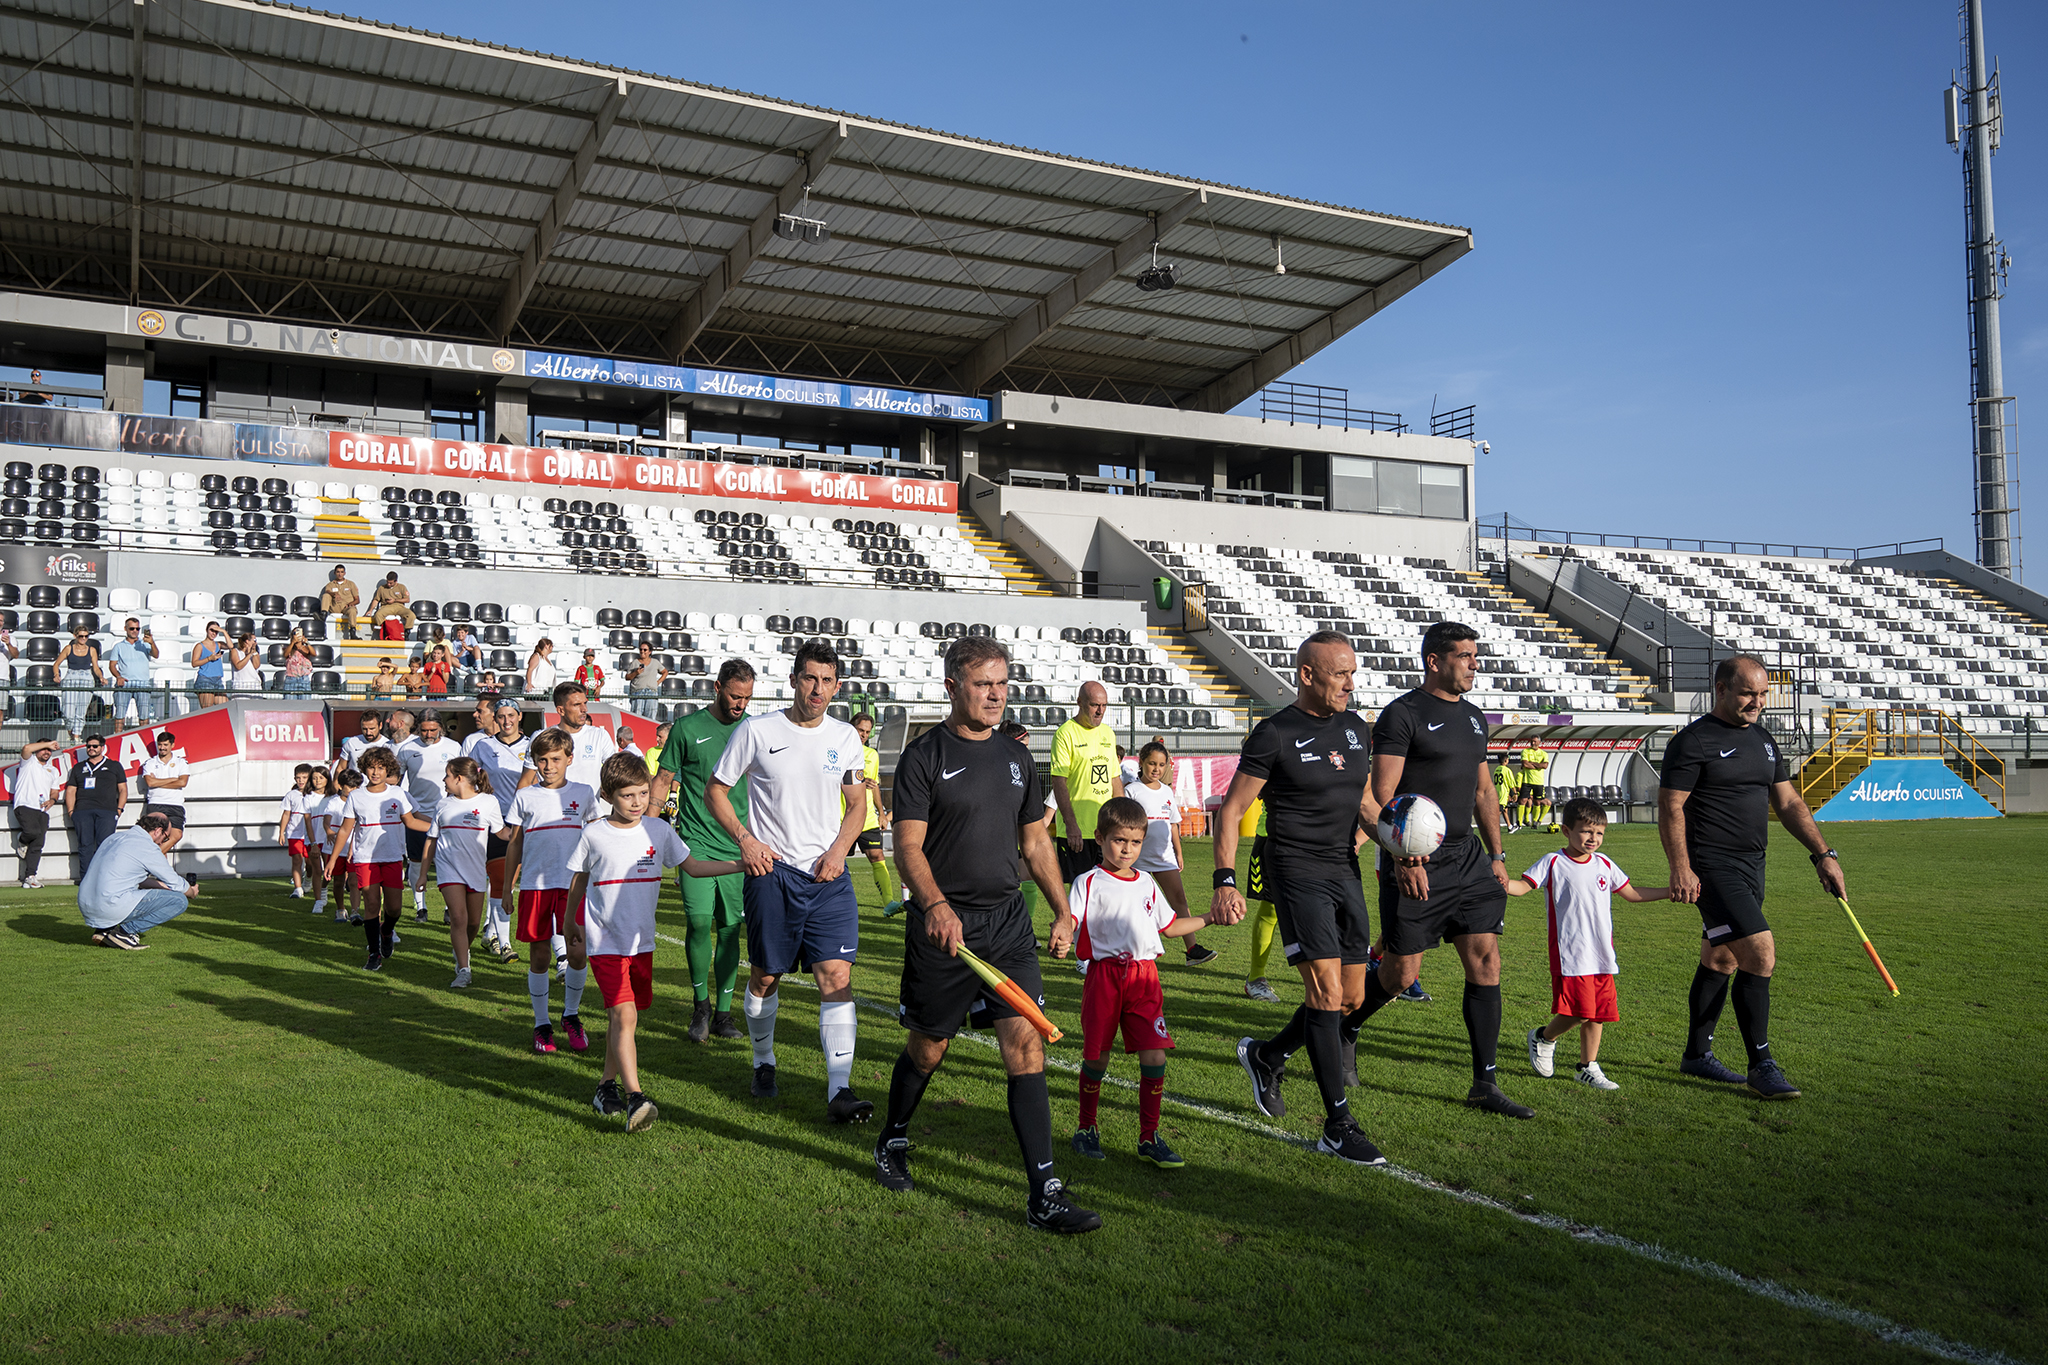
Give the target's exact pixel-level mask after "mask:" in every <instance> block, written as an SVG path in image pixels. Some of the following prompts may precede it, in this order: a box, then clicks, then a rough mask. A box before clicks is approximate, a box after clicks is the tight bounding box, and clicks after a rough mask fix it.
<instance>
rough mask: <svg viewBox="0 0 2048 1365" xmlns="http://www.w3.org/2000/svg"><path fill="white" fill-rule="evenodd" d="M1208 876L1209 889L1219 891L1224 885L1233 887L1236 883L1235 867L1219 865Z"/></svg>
mask: <svg viewBox="0 0 2048 1365" xmlns="http://www.w3.org/2000/svg"><path fill="white" fill-rule="evenodd" d="M1210 876H1211V885H1210V887H1209V889H1210V890H1211V891H1221V890H1222V889H1223V888H1224V887H1226V886H1228V887H1233V888H1234V887H1235V886H1236V885H1237V869H1236V868H1234V867H1219V868H1217V869H1216V871H1215V872H1213V873H1212V874H1210Z"/></svg>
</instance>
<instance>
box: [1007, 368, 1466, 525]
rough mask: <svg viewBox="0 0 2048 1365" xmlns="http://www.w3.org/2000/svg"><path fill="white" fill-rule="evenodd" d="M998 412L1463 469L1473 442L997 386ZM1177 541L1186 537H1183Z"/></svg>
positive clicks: (1035, 422) (1034, 421)
mask: <svg viewBox="0 0 2048 1365" xmlns="http://www.w3.org/2000/svg"><path fill="white" fill-rule="evenodd" d="M999 411H1000V412H1001V414H1002V419H1003V420H1004V421H1006V422H1017V423H1019V424H1025V423H1028V424H1030V425H1032V426H1046V427H1067V428H1071V429H1075V430H1080V431H1090V432H1101V431H1113V432H1118V433H1121V434H1125V435H1130V436H1152V437H1158V438H1161V439H1165V440H1177V441H1201V442H1213V443H1216V444H1219V445H1235V446H1245V447H1250V448H1253V449H1267V450H1299V451H1305V452H1325V453H1328V454H1332V455H1362V456H1365V457H1366V458H1368V459H1375V460H1419V461H1423V462H1425V463H1429V464H1456V465H1464V466H1466V467H1467V468H1470V467H1471V465H1472V442H1470V441H1465V440H1453V439H1451V438H1450V437H1448V436H1417V435H1414V434H1413V433H1409V434H1406V435H1396V434H1394V433H1392V432H1374V431H1344V430H1341V429H1339V428H1337V427H1318V426H1313V425H1308V424H1289V423H1287V422H1276V421H1267V420H1265V419H1262V418H1258V417H1235V416H1232V415H1230V414H1228V413H1214V412H1190V411H1187V410H1185V409H1180V408H1161V407H1150V406H1143V405H1139V404H1135V403H1107V402H1103V401H1102V400H1100V399H1095V398H1064V397H1061V396H1059V395H1057V394H1047V393H1018V392H1014V391H1010V390H1005V391H1004V393H1003V395H1002V402H1001V407H1000V408H999ZM1176 538H1177V539H1181V540H1187V539H1190V537H1187V536H1180V537H1176Z"/></svg>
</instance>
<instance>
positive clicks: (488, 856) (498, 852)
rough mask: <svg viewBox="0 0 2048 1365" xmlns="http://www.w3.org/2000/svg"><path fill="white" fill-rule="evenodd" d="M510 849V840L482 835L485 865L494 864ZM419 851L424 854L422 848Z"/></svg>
mask: <svg viewBox="0 0 2048 1365" xmlns="http://www.w3.org/2000/svg"><path fill="white" fill-rule="evenodd" d="M511 847H512V841H511V840H510V839H500V838H499V837H498V836H497V835H495V834H490V833H486V834H485V835H484V861H485V862H486V863H495V862H496V861H498V859H500V858H502V857H504V856H505V852H506V850H508V849H510V848H511ZM421 851H422V852H424V851H425V849H424V848H422V850H421Z"/></svg>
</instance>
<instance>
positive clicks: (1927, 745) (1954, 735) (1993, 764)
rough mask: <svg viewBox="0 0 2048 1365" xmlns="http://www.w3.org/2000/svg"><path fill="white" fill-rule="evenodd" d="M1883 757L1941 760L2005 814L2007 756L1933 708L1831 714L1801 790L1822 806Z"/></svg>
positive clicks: (1806, 765) (1816, 806)
mask: <svg viewBox="0 0 2048 1365" xmlns="http://www.w3.org/2000/svg"><path fill="white" fill-rule="evenodd" d="M1880 758H1938V759H1940V760H1941V761H1942V762H1943V764H1945V765H1946V766H1947V767H1948V769H1949V770H1950V771H1951V772H1953V773H1955V775H1956V776H1957V777H1960V778H1961V779H1962V780H1963V781H1965V782H1967V783H1969V785H1970V786H1971V787H1973V788H1975V789H1976V790H1977V791H1978V792H1979V793H1981V794H1982V795H1983V796H1984V797H1985V798H1986V799H1988V800H1989V801H1990V802H1991V804H1993V805H1994V806H1997V807H1998V809H1999V810H2000V811H2001V812H2002V811H2004V810H2005V760H2004V759H2003V758H2001V757H1999V756H1998V755H1997V754H1995V753H1993V752H1992V751H1991V750H1990V749H1988V748H1986V747H1985V746H1984V745H1983V744H1982V743H1980V742H1979V741H1978V739H1977V737H1976V736H1975V735H1973V734H1971V733H1970V732H1969V731H1968V730H1965V729H1964V728H1963V727H1962V725H1961V723H1960V722H1958V721H1957V720H1956V718H1955V717H1954V716H1951V715H1950V714H1949V713H1948V712H1946V711H1942V710H1938V709H1936V708H1934V707H1917V706H1906V707H1898V708H1891V709H1885V710H1877V709H1875V708H1872V709H1862V708H1856V709H1838V710H1833V711H1830V712H1828V737H1827V739H1826V741H1825V742H1823V743H1822V744H1820V745H1819V746H1818V747H1816V748H1815V749H1814V751H1813V753H1812V754H1811V755H1810V756H1809V757H1808V758H1807V760H1806V762H1805V763H1804V764H1802V765H1801V766H1800V769H1799V779H1798V780H1799V794H1800V795H1801V796H1802V797H1804V798H1805V800H1806V804H1807V805H1809V806H1811V807H1813V808H1814V809H1816V810H1818V809H1819V808H1820V806H1821V805H1822V803H1824V802H1825V801H1827V799H1828V798H1829V797H1831V796H1833V795H1834V794H1835V793H1836V792H1839V791H1840V790H1842V788H1844V787H1846V786H1848V785H1849V783H1851V782H1853V781H1855V780H1856V776H1857V774H1858V773H1861V772H1862V771H1863V770H1864V769H1865V768H1867V767H1869V766H1870V765H1871V764H1872V763H1873V762H1875V761H1877V760H1878V759H1880ZM1994 792H1995V793H1996V795H1993V793H1994Z"/></svg>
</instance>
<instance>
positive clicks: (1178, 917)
mask: <svg viewBox="0 0 2048 1365" xmlns="http://www.w3.org/2000/svg"><path fill="white" fill-rule="evenodd" d="M1150 824H1151V821H1150V819H1149V818H1148V817H1147V816H1146V814H1145V808H1144V807H1143V806H1141V805H1139V804H1138V803H1137V802H1136V801H1134V800H1132V799H1131V798H1130V797H1128V796H1119V797H1116V798H1114V799H1112V800H1110V801H1106V802H1104V803H1103V806H1102V810H1101V813H1100V814H1098V815H1097V816H1096V823H1095V838H1096V841H1097V842H1098V843H1099V844H1100V845H1101V848H1102V861H1101V863H1100V864H1098V865H1097V866H1095V867H1092V868H1090V869H1089V870H1088V871H1086V872H1084V873H1082V874H1081V875H1080V876H1079V877H1076V878H1075V879H1074V883H1073V885H1072V886H1071V887H1069V888H1068V891H1067V904H1068V906H1069V908H1070V909H1071V910H1072V911H1073V914H1074V924H1075V927H1074V955H1075V956H1076V957H1079V958H1081V959H1082V960H1084V961H1086V962H1087V963H1088V981H1087V984H1086V985H1084V986H1083V987H1082V988H1081V1059H1082V1060H1081V1119H1080V1127H1079V1130H1078V1131H1077V1132H1075V1134H1074V1142H1073V1146H1074V1150H1075V1151H1076V1152H1079V1153H1080V1154H1081V1155H1082V1156H1085V1157H1090V1158H1093V1159H1094V1160H1096V1161H1100V1160H1102V1155H1103V1154H1102V1136H1101V1134H1100V1133H1099V1132H1098V1131H1097V1129H1096V1126H1095V1113H1096V1105H1097V1103H1098V1102H1099V1101H1100V1100H1101V1098H1102V1078H1103V1076H1105V1075H1106V1074H1108V1071H1109V1049H1110V1045H1111V1044H1112V1043H1114V1042H1115V1041H1116V1035H1117V1031H1118V1029H1119V1027H1121V1029H1122V1031H1123V1035H1124V1051H1125V1052H1135V1053H1137V1054H1138V1073H1139V1076H1140V1078H1141V1079H1140V1080H1139V1082H1138V1155H1139V1156H1140V1157H1142V1158H1143V1159H1144V1160H1146V1161H1149V1162H1151V1163H1152V1164H1153V1165H1154V1166H1159V1167H1163V1168H1165V1169H1168V1170H1172V1169H1176V1168H1178V1167H1181V1166H1184V1165H1186V1164H1187V1163H1186V1162H1185V1161H1183V1160H1182V1159H1181V1157H1180V1155H1179V1153H1177V1152H1175V1151H1174V1150H1173V1148H1172V1147H1170V1146H1168V1145H1167V1144H1166V1142H1165V1140H1164V1139H1162V1138H1161V1137H1160V1136H1159V1105H1160V1100H1161V1098H1162V1097H1163V1096H1164V1095H1165V1093H1166V1050H1167V1049H1168V1048H1170V1047H1172V1046H1173V1035H1172V1034H1170V1033H1168V1032H1167V1031H1166V1002H1165V998H1164V996H1163V995H1162V994H1161V992H1160V989H1159V955H1160V954H1161V953H1163V952H1165V951H1166V949H1165V946H1164V945H1163V944H1162V943H1161V942H1160V940H1161V939H1162V938H1186V937H1187V936H1188V935H1190V934H1193V933H1196V932H1198V931H1200V930H1202V929H1204V928H1207V927H1208V926H1209V925H1211V924H1235V923H1236V922H1237V920H1238V918H1240V917H1239V916H1238V915H1236V914H1235V913H1232V914H1225V913H1223V912H1221V911H1216V910H1211V911H1210V912H1209V913H1208V914H1206V915H1200V916H1189V915H1182V914H1177V913H1176V912H1175V911H1174V908H1173V906H1172V904H1171V903H1170V902H1169V901H1168V900H1167V898H1166V893H1165V892H1164V891H1162V890H1161V889H1160V887H1159V883H1157V882H1156V881H1154V880H1153V879H1152V877H1151V875H1150V874H1148V873H1145V872H1141V871H1139V870H1138V869H1137V866H1136V864H1137V861H1138V859H1139V857H1140V856H1141V855H1142V854H1143V853H1144V851H1145V830H1146V828H1147V827H1148V826H1149V825H1150Z"/></svg>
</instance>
